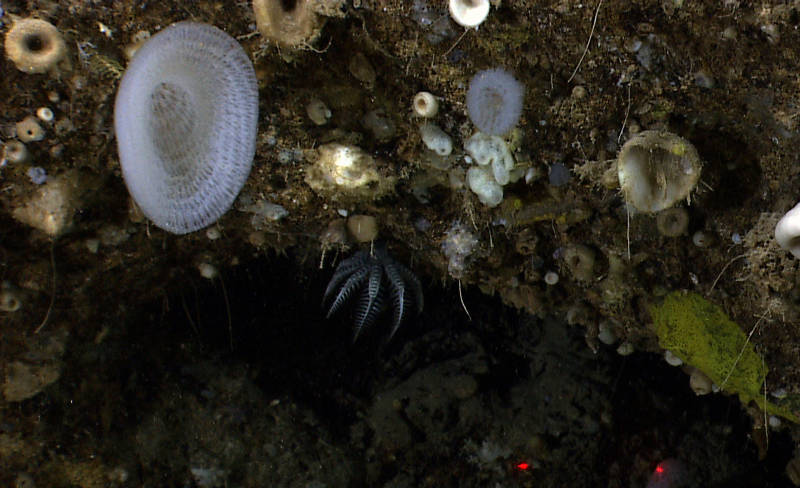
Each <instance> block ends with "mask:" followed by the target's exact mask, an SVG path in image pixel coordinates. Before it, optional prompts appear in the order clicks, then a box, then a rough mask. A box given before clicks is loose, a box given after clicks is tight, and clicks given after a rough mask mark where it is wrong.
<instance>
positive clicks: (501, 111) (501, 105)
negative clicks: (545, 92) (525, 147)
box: [467, 68, 525, 136]
mask: <svg viewBox="0 0 800 488" xmlns="http://www.w3.org/2000/svg"><path fill="white" fill-rule="evenodd" d="M524 98H525V87H524V86H523V85H522V83H520V82H519V81H517V80H516V79H515V78H514V77H513V76H512V75H511V73H509V72H508V71H506V70H504V69H501V68H494V69H485V70H483V71H479V72H478V73H476V74H475V76H473V77H472V80H471V81H470V82H469V90H467V112H468V113H469V118H470V120H472V123H473V124H475V127H477V128H478V130H480V131H481V132H485V133H487V134H491V135H493V136H501V135H503V134H505V133H507V132H508V131H510V130H511V129H513V128H514V126H515V125H517V122H519V118H520V116H521V115H522V102H523V99H524Z"/></svg>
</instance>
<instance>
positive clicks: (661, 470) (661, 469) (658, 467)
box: [656, 464, 664, 474]
mask: <svg viewBox="0 0 800 488" xmlns="http://www.w3.org/2000/svg"><path fill="white" fill-rule="evenodd" d="M663 472H664V466H662V465H660V464H659V465H658V466H656V473H658V474H661V473H663Z"/></svg>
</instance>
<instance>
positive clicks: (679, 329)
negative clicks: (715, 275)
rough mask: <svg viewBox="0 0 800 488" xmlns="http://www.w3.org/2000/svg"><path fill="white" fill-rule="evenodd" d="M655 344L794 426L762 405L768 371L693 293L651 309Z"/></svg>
mask: <svg viewBox="0 0 800 488" xmlns="http://www.w3.org/2000/svg"><path fill="white" fill-rule="evenodd" d="M650 315H651V316H652V318H653V323H654V324H655V327H656V334H657V335H658V343H659V345H660V346H661V347H663V348H664V349H669V350H670V351H672V352H673V354H675V355H676V356H678V357H679V358H681V359H682V360H683V361H684V362H685V363H687V364H690V365H692V366H694V367H695V368H698V369H699V370H701V371H702V372H703V373H705V374H706V375H707V376H708V377H709V378H711V380H712V381H713V382H714V383H715V384H716V385H719V387H720V388H721V389H723V390H726V391H729V392H731V393H738V394H739V400H740V401H741V402H742V403H743V404H745V405H747V404H748V403H750V402H751V401H753V402H755V403H756V404H757V405H758V406H759V407H761V409H762V410H766V411H767V412H768V413H770V414H775V415H780V416H781V417H784V418H786V419H788V420H791V421H792V422H798V418H797V415H796V414H795V413H794V412H793V411H792V410H791V409H789V408H788V407H786V406H781V405H775V404H773V403H770V402H768V401H766V399H765V397H764V391H763V389H762V386H763V384H764V379H765V378H766V376H767V371H768V370H767V366H766V364H765V363H764V361H763V360H762V358H761V356H760V355H759V354H758V353H756V351H755V349H754V348H753V344H752V343H751V342H748V341H747V335H746V334H745V333H744V332H743V331H742V329H741V328H740V327H739V326H738V325H737V324H736V323H735V322H733V321H732V320H731V319H730V318H728V316H727V315H726V314H725V312H724V311H723V310H722V309H721V308H720V307H718V306H717V305H715V304H713V303H711V302H709V301H708V300H706V299H705V298H703V297H701V296H700V295H698V294H696V293H691V292H685V291H675V292H672V293H670V294H669V295H667V296H666V297H665V298H664V301H663V302H662V303H661V304H660V305H654V306H652V307H650Z"/></svg>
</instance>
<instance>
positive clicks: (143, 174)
mask: <svg viewBox="0 0 800 488" xmlns="http://www.w3.org/2000/svg"><path fill="white" fill-rule="evenodd" d="M257 126H258V84H257V82H256V76H255V70H254V69H253V63H252V62H251V61H250V58H249V57H248V56H247V54H246V53H245V51H244V50H243V49H242V47H241V46H240V45H239V43H238V42H236V40H235V39H233V38H232V37H231V36H229V35H228V34H226V33H225V32H223V31H221V30H220V29H218V28H216V27H214V26H212V25H208V24H202V23H196V22H179V23H176V24H173V25H171V26H169V27H167V28H166V29H164V30H162V31H161V32H159V33H158V34H156V35H154V36H153V37H152V38H150V40H148V41H147V42H146V43H145V44H144V45H143V46H142V47H141V48H140V49H139V50H138V51H137V52H136V55H135V56H134V58H133V60H132V61H131V62H130V65H129V66H128V68H127V69H126V71H125V75H124V76H123V78H122V81H121V82H120V86H119V90H118V91H117V98H116V102H115V106H114V128H115V130H116V136H117V146H118V149H119V159H120V164H121V166H122V174H123V177H124V178H125V184H126V185H127V187H128V191H129V192H130V193H131V195H132V196H133V199H134V200H135V201H136V204H137V205H138V206H139V207H140V208H141V210H142V212H143V213H144V214H145V215H146V216H147V217H148V218H149V219H150V220H152V221H153V223H154V224H155V225H157V226H158V227H160V228H162V229H164V230H167V231H169V232H172V233H175V234H185V233H187V232H192V231H195V230H198V229H202V228H203V227H206V226H208V225H209V224H211V223H213V222H214V221H216V220H217V219H218V218H220V217H221V216H222V214H224V213H225V212H226V211H227V210H228V209H229V208H230V207H231V205H232V204H233V201H234V199H235V198H236V196H237V195H238V194H239V191H240V190H241V189H242V186H244V183H245V181H246V180H247V177H248V175H249V174H250V167H251V166H252V163H253V156H254V155H255V147H256V132H257Z"/></svg>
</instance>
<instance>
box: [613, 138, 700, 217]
mask: <svg viewBox="0 0 800 488" xmlns="http://www.w3.org/2000/svg"><path fill="white" fill-rule="evenodd" d="M701 169H702V165H701V162H700V156H699V155H698V154H697V150H696V149H695V148H694V146H693V145H692V143H691V142H689V141H687V140H686V139H684V138H683V137H680V136H678V135H675V134H673V133H671V132H665V131H657V130H646V131H644V132H640V133H639V134H636V135H635V136H634V137H632V138H631V139H630V140H629V141H628V142H626V143H625V145H624V146H622V150H621V151H620V153H619V158H618V159H617V173H618V175H619V186H620V188H621V189H622V194H623V196H624V197H625V201H626V202H627V203H628V204H630V205H632V206H633V207H634V208H636V210H638V211H640V212H659V211H661V210H664V209H665V208H669V207H672V206H673V205H675V204H676V203H677V202H679V201H680V200H683V199H684V198H687V197H689V194H690V193H691V191H692V190H693V189H694V187H695V185H697V182H698V181H699V180H700V170H701Z"/></svg>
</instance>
